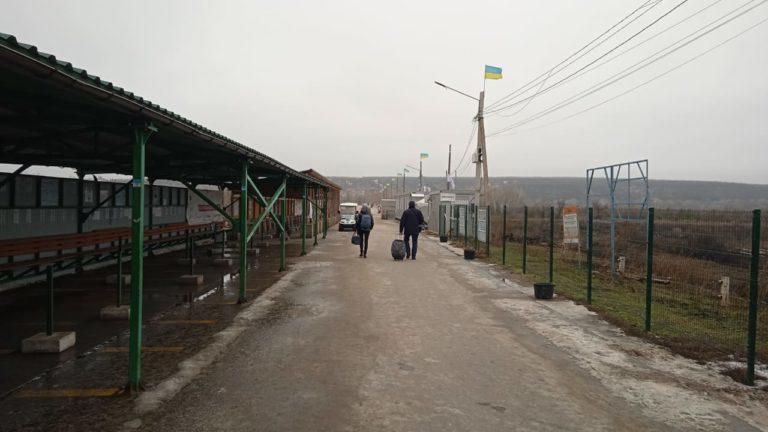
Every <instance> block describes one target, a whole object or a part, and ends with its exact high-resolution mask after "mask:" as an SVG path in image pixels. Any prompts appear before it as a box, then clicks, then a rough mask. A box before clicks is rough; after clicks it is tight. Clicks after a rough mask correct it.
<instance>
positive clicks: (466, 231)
mask: <svg viewBox="0 0 768 432" xmlns="http://www.w3.org/2000/svg"><path fill="white" fill-rule="evenodd" d="M468 225H469V205H468V204H467V205H464V247H467V246H468V244H467V243H468V242H469V229H468V228H469V226H468Z"/></svg>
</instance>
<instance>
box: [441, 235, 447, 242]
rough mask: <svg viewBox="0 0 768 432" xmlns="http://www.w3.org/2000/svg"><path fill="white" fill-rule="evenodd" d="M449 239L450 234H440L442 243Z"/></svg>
mask: <svg viewBox="0 0 768 432" xmlns="http://www.w3.org/2000/svg"><path fill="white" fill-rule="evenodd" d="M447 241H448V236H445V235H441V236H440V243H446V242H447Z"/></svg>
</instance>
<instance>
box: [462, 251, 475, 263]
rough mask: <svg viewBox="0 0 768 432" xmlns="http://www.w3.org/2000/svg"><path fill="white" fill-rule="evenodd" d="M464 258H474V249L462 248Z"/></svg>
mask: <svg viewBox="0 0 768 432" xmlns="http://www.w3.org/2000/svg"><path fill="white" fill-rule="evenodd" d="M464 259H467V260H473V259H475V250H474V249H469V248H467V249H464Z"/></svg>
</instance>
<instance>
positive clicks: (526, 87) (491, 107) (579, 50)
mask: <svg viewBox="0 0 768 432" xmlns="http://www.w3.org/2000/svg"><path fill="white" fill-rule="evenodd" d="M661 1H662V0H656V1H655V2H654V3H653V5H652V6H651V8H649V9H648V10H647V11H646V12H643V14H645V13H647V12H648V11H650V10H651V9H653V7H655V6H656V5H658V4H659V3H661ZM652 2H653V0H647V1H645V2H644V3H643V4H641V5H640V6H638V7H637V8H636V9H635V10H633V11H632V12H630V13H629V14H628V15H626V16H625V17H624V18H622V19H621V20H619V21H618V22H617V23H615V24H614V25H612V26H611V27H610V28H609V29H608V30H606V31H604V32H603V33H601V34H600V35H599V36H597V37H596V38H594V39H592V40H591V41H589V42H588V43H587V44H586V45H584V46H582V47H581V48H579V49H578V50H577V51H576V52H574V53H573V54H571V55H569V56H568V57H566V58H565V60H563V61H561V62H560V63H558V64H556V65H554V66H552V68H550V69H549V71H545V72H542V73H541V74H540V75H539V76H537V77H536V78H534V79H532V80H531V81H529V82H527V83H526V84H524V85H523V86H522V87H519V88H517V89H516V90H514V91H512V92H511V93H509V94H507V95H505V96H503V97H501V98H500V99H498V100H497V101H495V102H493V103H490V104H488V105H487V106H486V109H493V108H494V107H496V106H497V105H499V104H501V103H503V102H505V101H507V100H509V99H510V98H513V97H515V96H516V95H518V94H519V93H520V92H521V91H523V90H524V89H525V91H524V92H527V91H528V90H530V89H528V86H531V85H533V86H535V85H536V83H538V82H539V80H540V79H541V78H542V77H544V76H547V75H552V73H553V71H554V70H555V69H556V68H557V67H558V66H560V65H562V64H563V63H565V62H567V61H568V60H570V59H571V58H573V57H574V56H576V55H578V54H579V53H580V52H582V51H584V50H585V49H587V48H588V47H589V46H590V45H592V44H593V43H595V42H596V41H598V40H600V39H601V38H602V37H603V36H605V35H606V34H608V33H609V32H611V31H612V30H613V29H615V28H616V27H617V26H619V25H621V23H623V22H624V21H626V20H627V19H629V18H630V17H632V16H633V15H635V14H636V13H637V12H638V11H640V10H642V9H643V8H645V7H647V6H648V5H649V4H650V3H652ZM640 16H642V15H640ZM638 18H639V17H638ZM635 19H637V18H635ZM632 22H634V20H633V21H630V23H632ZM622 29H623V28H622ZM622 29H620V30H622ZM615 34H616V33H614V34H613V35H611V36H609V37H607V38H605V39H604V40H603V41H601V42H600V43H598V44H597V45H595V46H594V47H592V48H590V50H589V51H587V52H585V53H584V54H582V55H581V56H579V58H577V59H576V60H578V59H580V58H581V57H583V56H584V55H586V54H588V53H589V52H591V51H592V50H594V49H595V48H597V47H599V46H600V45H601V44H603V43H604V42H605V41H607V40H608V39H610V38H611V37H613V36H614V35H615ZM568 66H570V64H569V65H568ZM566 67H567V66H566ZM561 70H562V69H561Z"/></svg>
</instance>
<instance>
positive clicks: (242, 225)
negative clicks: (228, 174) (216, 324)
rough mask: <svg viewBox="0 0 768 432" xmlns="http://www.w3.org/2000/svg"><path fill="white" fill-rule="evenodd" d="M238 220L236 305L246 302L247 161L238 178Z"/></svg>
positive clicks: (244, 161) (244, 162)
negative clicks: (237, 288)
mask: <svg viewBox="0 0 768 432" xmlns="http://www.w3.org/2000/svg"><path fill="white" fill-rule="evenodd" d="M239 207H240V220H239V221H238V222H237V227H238V228H239V229H240V230H239V231H240V293H239V296H238V300H237V302H238V303H243V302H245V300H246V295H245V292H246V291H245V290H246V289H247V285H248V281H247V280H246V279H247V276H248V161H247V160H243V167H242V174H241V177H240V204H239Z"/></svg>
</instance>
